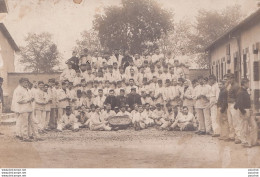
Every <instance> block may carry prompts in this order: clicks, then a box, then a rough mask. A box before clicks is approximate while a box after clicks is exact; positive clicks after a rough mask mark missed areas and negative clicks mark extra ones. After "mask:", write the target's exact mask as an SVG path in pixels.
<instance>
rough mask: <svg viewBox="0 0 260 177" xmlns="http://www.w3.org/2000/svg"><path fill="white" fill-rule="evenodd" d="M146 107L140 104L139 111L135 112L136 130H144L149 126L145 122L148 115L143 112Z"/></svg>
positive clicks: (134, 123)
mask: <svg viewBox="0 0 260 177" xmlns="http://www.w3.org/2000/svg"><path fill="white" fill-rule="evenodd" d="M143 111H144V109H143V106H142V105H139V106H138V112H137V113H135V114H134V116H133V119H132V122H133V125H134V128H135V130H137V131H138V130H142V129H145V128H146V127H147V126H146V124H145V120H146V117H145V115H146V114H144V113H143Z"/></svg>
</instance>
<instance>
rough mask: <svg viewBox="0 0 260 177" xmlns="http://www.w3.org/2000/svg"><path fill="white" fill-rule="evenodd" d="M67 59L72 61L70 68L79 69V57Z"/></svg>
mask: <svg viewBox="0 0 260 177" xmlns="http://www.w3.org/2000/svg"><path fill="white" fill-rule="evenodd" d="M68 61H70V62H72V63H73V64H72V69H74V70H78V69H79V58H78V57H71V58H70V59H69V60H68Z"/></svg>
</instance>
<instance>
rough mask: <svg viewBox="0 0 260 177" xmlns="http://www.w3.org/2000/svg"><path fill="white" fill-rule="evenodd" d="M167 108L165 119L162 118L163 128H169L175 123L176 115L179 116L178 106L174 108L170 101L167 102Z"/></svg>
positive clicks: (161, 127)
mask: <svg viewBox="0 0 260 177" xmlns="http://www.w3.org/2000/svg"><path fill="white" fill-rule="evenodd" d="M166 109H167V110H166V117H165V119H161V122H162V125H161V126H160V129H161V130H166V129H168V128H169V127H170V126H171V125H172V124H173V123H174V121H175V120H176V117H177V116H178V106H174V108H172V105H171V104H170V103H167V104H166Z"/></svg>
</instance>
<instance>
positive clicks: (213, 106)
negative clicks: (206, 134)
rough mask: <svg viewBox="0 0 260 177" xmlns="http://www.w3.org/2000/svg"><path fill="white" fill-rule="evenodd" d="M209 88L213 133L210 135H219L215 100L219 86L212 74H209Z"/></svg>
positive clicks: (216, 99)
mask: <svg viewBox="0 0 260 177" xmlns="http://www.w3.org/2000/svg"><path fill="white" fill-rule="evenodd" d="M209 85H210V86H211V89H210V94H209V98H210V115H211V116H210V117H211V122H212V129H213V135H212V137H218V136H220V129H219V122H218V121H217V101H218V97H219V92H220V90H219V86H218V83H217V82H216V77H215V76H214V75H210V76H209Z"/></svg>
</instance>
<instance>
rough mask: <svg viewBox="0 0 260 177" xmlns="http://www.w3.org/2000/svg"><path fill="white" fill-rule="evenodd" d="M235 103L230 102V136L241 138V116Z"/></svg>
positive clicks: (228, 112)
mask: <svg viewBox="0 0 260 177" xmlns="http://www.w3.org/2000/svg"><path fill="white" fill-rule="evenodd" d="M234 105H235V103H228V110H227V116H228V125H229V138H235V139H239V140H240V131H241V126H240V125H241V118H240V116H239V112H240V111H239V110H235V108H234Z"/></svg>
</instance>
